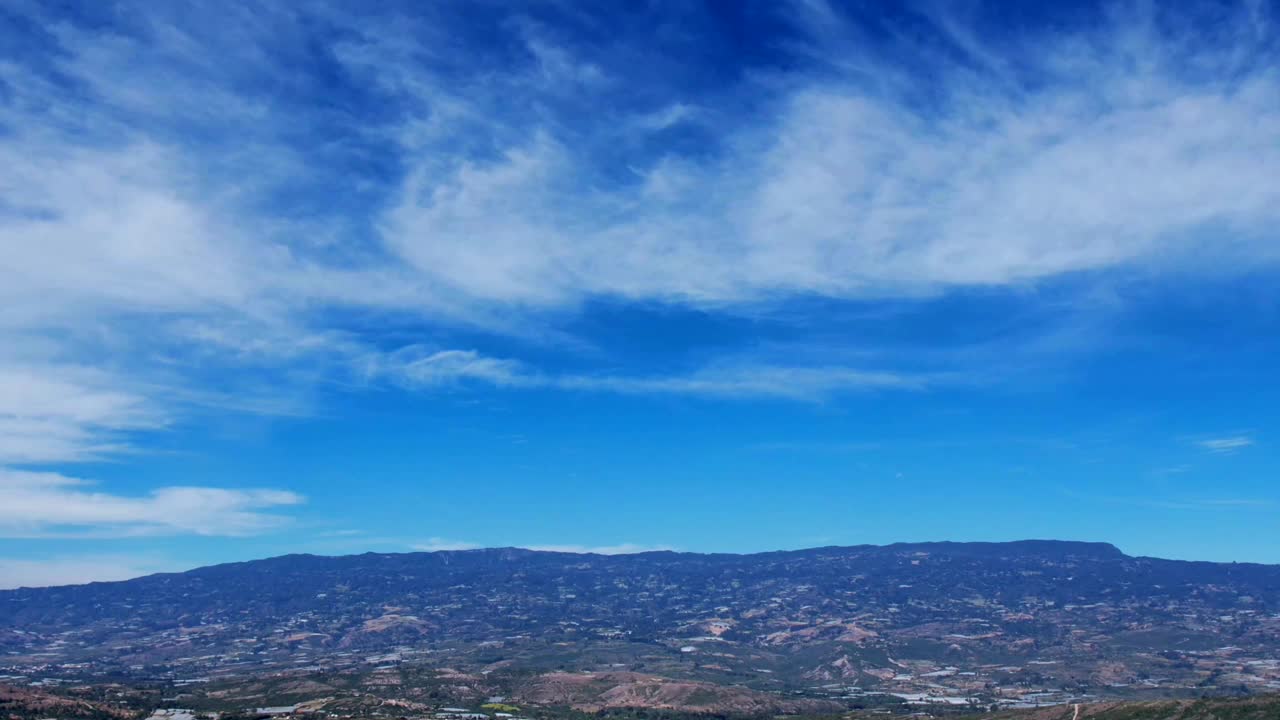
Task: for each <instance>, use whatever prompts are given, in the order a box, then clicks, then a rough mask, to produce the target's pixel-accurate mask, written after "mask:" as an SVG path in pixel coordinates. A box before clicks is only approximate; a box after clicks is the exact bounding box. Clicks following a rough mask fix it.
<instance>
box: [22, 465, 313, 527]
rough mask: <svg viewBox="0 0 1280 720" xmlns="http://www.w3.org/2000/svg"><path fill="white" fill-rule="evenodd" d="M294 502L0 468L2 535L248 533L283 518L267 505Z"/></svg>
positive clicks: (262, 494) (283, 494)
mask: <svg viewBox="0 0 1280 720" xmlns="http://www.w3.org/2000/svg"><path fill="white" fill-rule="evenodd" d="M301 502H303V498H302V497H301V496H300V495H298V494H296V493H293V492H289V491H285V490H269V489H224V488H212V487H183V486H173V487H161V488H157V489H154V490H152V491H150V492H148V493H147V494H145V495H141V496H126V495H116V494H112V493H107V492H99V491H95V489H94V487H93V484H92V483H90V482H87V481H85V480H81V479H77V478H72V477H67V476H65V475H59V474H56V473H45V472H23V471H16V470H5V469H3V468H0V536H3V537H127V536H138V535H175V534H189V535H209V536H243V535H255V534H259V533H263V532H267V531H269V530H272V529H276V528H279V527H281V526H283V525H285V524H286V523H288V522H289V518H288V517H286V516H283V515H278V514H274V513H270V512H266V510H269V509H271V508H278V507H284V506H290V505H297V504H299V503H301Z"/></svg>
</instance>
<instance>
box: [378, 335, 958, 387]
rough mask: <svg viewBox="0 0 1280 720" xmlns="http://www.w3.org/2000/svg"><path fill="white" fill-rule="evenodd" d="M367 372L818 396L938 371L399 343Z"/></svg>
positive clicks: (419, 378)
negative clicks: (534, 365) (638, 362)
mask: <svg viewBox="0 0 1280 720" xmlns="http://www.w3.org/2000/svg"><path fill="white" fill-rule="evenodd" d="M365 367H366V368H367V370H368V372H369V374H370V375H371V376H375V377H376V376H382V377H389V378H391V379H393V380H395V381H396V382H399V383H402V384H404V385H406V386H408V387H412V388H437V387H441V386H451V385H457V384H459V383H464V382H479V383H485V384H489V385H492V386H498V387H511V388H525V389H537V388H542V389H554V390H571V391H582V392H605V393H618V394H625V395H640V394H646V395H652V394H659V395H693V396H712V397H777V398H789V399H794V400H820V399H822V398H825V397H827V396H829V395H832V394H836V393H841V392H849V391H856V390H871V389H885V388H896V389H907V390H911V389H921V388H924V387H926V386H928V385H930V384H932V383H934V382H937V381H938V380H940V379H941V378H938V377H934V376H926V375H913V374H899V373H892V372H883V371H867V370H859V369H855V368H848V367H839V366H829V367H823V366H818V367H803V366H801V367H793V366H781V365H730V364H721V365H715V366H708V367H704V368H701V369H699V370H697V371H695V372H691V373H688V374H683V375H657V376H627V375H608V374H598V375H586V374H559V375H556V374H548V373H540V372H535V371H532V370H530V369H528V368H526V367H524V366H523V365H522V364H521V363H519V362H517V361H514V360H506V359H499V358H490V357H486V356H484V355H481V354H480V353H478V352H476V351H474V350H443V351H430V350H422V349H420V348H417V347H411V348H406V349H405V350H402V351H397V352H395V353H391V354H389V355H387V356H385V357H378V356H374V357H371V358H368V359H366V361H365Z"/></svg>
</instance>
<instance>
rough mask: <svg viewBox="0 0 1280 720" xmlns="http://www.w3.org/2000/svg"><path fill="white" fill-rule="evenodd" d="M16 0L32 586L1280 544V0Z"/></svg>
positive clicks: (14, 69)
mask: <svg viewBox="0 0 1280 720" xmlns="http://www.w3.org/2000/svg"><path fill="white" fill-rule="evenodd" d="M380 5H381V7H380V9H379V10H377V11H374V12H364V11H360V12H357V11H356V6H355V5H352V4H350V3H335V4H316V3H311V4H306V5H305V7H304V6H302V5H300V4H298V3H257V2H254V3H235V2H216V3H213V2H211V3H202V2H172V3H159V4H157V3H130V2H118V3H99V2H92V3H89V2H86V3H79V2H70V3H58V4H51V3H41V2H35V1H31V2H27V1H25V0H17V1H16V2H7V3H5V5H4V8H3V9H0V168H4V170H3V172H0V585H5V586H14V585H20V584H24V583H25V584H47V583H58V582H72V581H84V580H91V579H114V578H121V577H128V576H132V575H137V574H141V573H145V572H151V571H158V570H171V569H182V568H187V567H193V566H196V565H200V564H207V563H212V562H219V561H228V560H240V559H247V558H254V557H262V556H268V555H274V554H281V553H287V552H315V553H326V554H343V553H352V552H363V551H367V550H374V551H408V550H413V549H445V548H464V547H480V546H511V545H514V546H523V547H555V548H565V549H576V550H595V551H601V552H625V551H635V550H640V549H646V548H675V549H681V550H706V551H734V552H746V551H757V550H769V549H777V548H796V547H804V546H813V545H825V544H856V543H886V542H894V541H913V540H934V539H953V540H1012V539H1019V538H1028V537H1043V538H1062V539H1082V540H1103V541H1110V542H1114V543H1116V544H1117V545H1119V546H1120V547H1121V548H1122V549H1124V550H1125V551H1127V552H1130V553H1133V554H1149V555H1159V556H1166V557H1178V558H1196V559H1214V560H1240V561H1261V562H1280V490H1278V489H1277V477H1276V471H1277V467H1280V455H1278V454H1277V450H1276V447H1277V446H1276V444H1275V443H1276V437H1275V436H1276V431H1275V428H1276V427H1277V417H1278V413H1280V410H1277V408H1278V407H1280V402H1278V401H1280V389H1278V388H1277V383H1276V382H1275V380H1276V377H1277V372H1276V364H1277V362H1276V358H1277V357H1280V293H1277V291H1276V289H1275V288H1276V287H1277V281H1278V280H1280V237H1277V230H1276V228H1277V227H1280V182H1277V180H1276V178H1277V177H1280V27H1278V26H1277V23H1278V22H1280V9H1278V8H1277V7H1276V6H1275V5H1274V4H1272V3H1266V2H1251V3H1240V4H1234V3H1222V4H1198V3H1178V4H1176V7H1174V6H1173V5H1169V6H1167V7H1157V5H1156V4H1129V3H1103V4H1079V5H1067V4H1061V5H1059V4H1053V5H1052V6H1051V5H1049V4H1034V5H1035V6H1034V7H1033V6H1032V4H1026V3H1022V4H1009V3H989V4H984V3H976V2H963V3H941V2H937V3H929V2H921V3H904V4H882V3H872V4H863V3H836V2H830V3H828V2H823V1H822V0H807V1H799V0H797V1H795V2H770V3H755V2H743V3H711V4H707V5H700V4H697V3H688V2H673V3H662V2H652V3H604V4H598V3H597V4H591V3H576V4H575V3H561V2H548V3H538V2H533V3H526V4H520V5H519V6H512V5H510V4H506V3H492V4H491V3H484V2H477V3H416V2H415V3H403V4H397V3H386V4H380Z"/></svg>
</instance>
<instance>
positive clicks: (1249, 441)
mask: <svg viewBox="0 0 1280 720" xmlns="http://www.w3.org/2000/svg"><path fill="white" fill-rule="evenodd" d="M1253 444H1254V439H1253V436H1251V435H1232V436H1228V437H1216V438H1205V439H1203V440H1197V441H1196V445H1198V446H1200V447H1201V448H1204V449H1205V450H1208V451H1209V452H1211V453H1218V454H1219V455H1229V454H1231V453H1235V452H1239V451H1240V450H1243V449H1244V448H1247V447H1250V446H1252V445H1253Z"/></svg>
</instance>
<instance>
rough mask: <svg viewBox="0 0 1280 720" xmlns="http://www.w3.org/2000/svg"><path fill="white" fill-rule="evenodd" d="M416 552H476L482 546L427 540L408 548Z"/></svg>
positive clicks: (461, 542) (442, 540)
mask: <svg viewBox="0 0 1280 720" xmlns="http://www.w3.org/2000/svg"><path fill="white" fill-rule="evenodd" d="M409 547H410V548H412V549H413V550H416V551H418V552H440V551H443V550H478V549H479V548H481V547H484V546H483V545H479V544H477V543H473V542H466V541H465V540H449V539H446V538H438V537H433V538H427V539H426V540H425V541H423V542H419V543H414V544H412V545H410V546H409Z"/></svg>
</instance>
